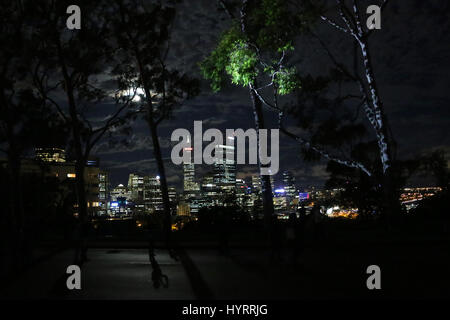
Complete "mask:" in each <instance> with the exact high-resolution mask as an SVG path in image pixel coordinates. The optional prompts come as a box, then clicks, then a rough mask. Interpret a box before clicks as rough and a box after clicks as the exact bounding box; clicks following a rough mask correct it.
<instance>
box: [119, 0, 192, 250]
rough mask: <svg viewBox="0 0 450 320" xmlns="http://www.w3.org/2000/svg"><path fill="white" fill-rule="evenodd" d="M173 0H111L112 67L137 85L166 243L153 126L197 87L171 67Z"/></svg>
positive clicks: (167, 219) (167, 217) (167, 214)
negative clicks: (156, 173) (153, 166)
mask: <svg viewBox="0 0 450 320" xmlns="http://www.w3.org/2000/svg"><path fill="white" fill-rule="evenodd" d="M176 2H177V1H166V2H164V1H163V2H161V1H147V2H145V1H138V0H116V1H113V2H112V6H113V7H112V12H113V14H112V19H111V21H112V22H113V30H114V35H115V37H114V43H115V46H116V55H115V61H116V62H115V67H114V70H113V71H114V73H115V74H117V75H119V77H120V78H121V79H122V83H123V84H124V85H125V86H129V87H133V88H137V89H138V94H137V97H136V98H137V99H135V102H136V104H137V105H138V109H139V110H140V114H141V115H142V117H143V119H144V120H145V121H146V122H147V124H148V128H149V132H150V136H151V138H152V142H153V155H154V157H155V160H156V165H157V169H158V176H159V178H160V185H161V193H162V200H163V209H164V213H163V215H164V218H163V221H164V222H163V230H164V232H163V233H164V236H165V241H166V244H167V246H168V247H170V233H171V209H170V201H169V194H168V187H167V175H166V169H165V165H164V160H163V156H162V150H161V145H160V141H159V138H160V136H159V133H158V126H159V125H160V124H161V123H162V122H163V121H165V120H168V119H170V118H171V116H172V114H173V113H172V112H173V110H174V109H175V108H177V107H180V106H181V105H182V104H183V103H184V102H185V100H186V99H189V98H191V97H193V96H195V95H196V94H197V93H198V81H197V80H195V79H193V78H190V77H188V76H187V75H186V74H184V73H182V72H181V71H179V70H177V69H175V68H173V67H171V63H173V61H171V60H170V48H171V35H172V30H173V28H174V19H175V16H176V7H175V5H176Z"/></svg>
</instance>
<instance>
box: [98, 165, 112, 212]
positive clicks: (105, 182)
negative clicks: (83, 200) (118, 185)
mask: <svg viewBox="0 0 450 320" xmlns="http://www.w3.org/2000/svg"><path fill="white" fill-rule="evenodd" d="M98 200H99V205H100V208H101V209H100V210H99V212H98V213H99V214H100V215H106V214H107V213H108V203H109V201H110V182H109V172H107V171H104V170H102V171H100V173H99V174H98Z"/></svg>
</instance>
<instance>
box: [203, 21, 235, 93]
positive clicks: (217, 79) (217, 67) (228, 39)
mask: <svg viewBox="0 0 450 320" xmlns="http://www.w3.org/2000/svg"><path fill="white" fill-rule="evenodd" d="M242 39H243V36H242V33H241V32H240V31H239V28H238V26H233V27H232V28H231V29H230V30H228V31H227V32H225V33H224V34H223V35H222V37H221V40H220V41H219V44H218V46H217V48H216V49H215V50H214V51H213V52H211V54H210V56H209V57H207V58H206V59H205V60H204V61H203V62H202V63H200V69H201V71H202V74H203V76H204V77H205V79H207V80H210V81H211V88H212V90H213V91H214V92H218V91H220V89H221V88H222V86H223V84H224V82H225V76H226V68H227V66H228V65H229V64H230V55H231V53H232V50H233V48H234V46H235V44H236V43H237V42H238V41H239V40H242Z"/></svg>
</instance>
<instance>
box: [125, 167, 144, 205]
mask: <svg viewBox="0 0 450 320" xmlns="http://www.w3.org/2000/svg"><path fill="white" fill-rule="evenodd" d="M128 190H129V191H130V193H131V200H132V201H133V202H134V203H135V204H143V201H144V177H142V176H139V175H138V174H135V173H131V174H130V175H129V176H128Z"/></svg>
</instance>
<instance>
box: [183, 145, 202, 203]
mask: <svg viewBox="0 0 450 320" xmlns="http://www.w3.org/2000/svg"><path fill="white" fill-rule="evenodd" d="M189 140H190V139H189V137H188V139H187V141H188V142H189ZM193 150H194V149H193V148H191V147H189V148H184V152H186V154H188V157H189V161H188V162H187V163H183V191H184V197H185V198H186V199H189V198H192V197H195V195H196V193H197V192H198V191H199V185H198V184H197V183H196V182H195V164H194V162H193V161H192V151H193Z"/></svg>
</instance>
